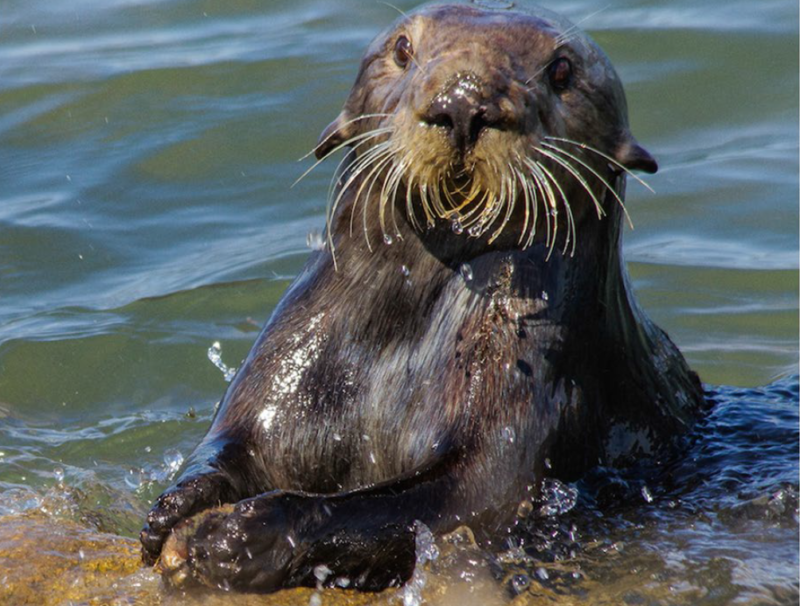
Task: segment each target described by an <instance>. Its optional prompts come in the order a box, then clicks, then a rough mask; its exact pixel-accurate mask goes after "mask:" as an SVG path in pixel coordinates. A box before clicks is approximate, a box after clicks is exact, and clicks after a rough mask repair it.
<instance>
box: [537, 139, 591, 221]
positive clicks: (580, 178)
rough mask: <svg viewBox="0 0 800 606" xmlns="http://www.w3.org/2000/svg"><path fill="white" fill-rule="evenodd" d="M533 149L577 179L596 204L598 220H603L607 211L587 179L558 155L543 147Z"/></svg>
mask: <svg viewBox="0 0 800 606" xmlns="http://www.w3.org/2000/svg"><path fill="white" fill-rule="evenodd" d="M548 147H549V146H548ZM533 149H534V150H535V151H536V152H538V153H540V154H542V155H543V156H545V157H546V158H550V159H551V160H552V161H553V162H555V163H557V164H559V165H561V166H563V167H564V168H565V169H566V170H567V171H568V172H569V173H570V174H571V175H572V176H573V177H575V179H577V180H578V182H579V183H580V184H581V186H582V187H583V189H585V190H586V193H587V194H589V196H590V197H591V199H592V202H594V207H595V210H596V211H597V218H598V219H600V218H602V217H603V215H605V214H606V213H605V211H604V210H603V207H602V205H601V204H600V201H599V200H598V199H597V196H596V195H595V193H594V192H593V191H592V188H591V187H589V184H588V183H587V182H586V179H584V178H583V175H581V174H580V173H579V172H578V170H577V169H576V168H575V167H574V166H572V164H570V163H569V162H567V161H566V160H564V159H563V158H561V157H559V156H557V155H556V154H553V153H551V152H548V151H547V150H544V149H542V148H541V147H534V148H533Z"/></svg>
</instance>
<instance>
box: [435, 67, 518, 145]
mask: <svg viewBox="0 0 800 606" xmlns="http://www.w3.org/2000/svg"><path fill="white" fill-rule="evenodd" d="M421 119H422V121H423V122H424V123H426V124H428V125H430V126H436V127H440V128H442V129H443V130H444V131H445V133H446V135H447V137H448V139H449V141H450V144H451V145H452V147H453V149H454V150H456V151H457V152H459V153H460V154H461V155H462V156H463V155H465V154H466V153H467V152H469V151H470V150H471V149H472V148H473V147H475V144H476V143H477V142H478V139H479V138H480V137H481V135H482V134H483V133H484V131H486V130H487V129H498V130H506V129H508V128H509V127H510V126H512V125H513V124H515V123H517V121H518V120H517V116H516V112H515V111H514V107H513V104H512V103H511V101H510V100H509V99H508V98H507V97H505V96H504V95H502V94H499V93H498V92H497V91H495V90H493V88H492V87H491V86H490V85H488V84H486V83H485V82H484V81H483V80H481V79H480V78H479V77H478V76H477V75H475V74H474V73H471V72H465V73H464V72H462V73H458V74H456V75H455V76H454V77H453V78H451V79H450V80H449V82H448V83H447V84H446V85H445V86H444V87H442V89H441V90H440V92H439V93H438V94H436V95H435V96H434V97H433V99H432V100H431V101H430V103H429V104H428V105H427V107H425V109H424V111H423V112H422V115H421Z"/></svg>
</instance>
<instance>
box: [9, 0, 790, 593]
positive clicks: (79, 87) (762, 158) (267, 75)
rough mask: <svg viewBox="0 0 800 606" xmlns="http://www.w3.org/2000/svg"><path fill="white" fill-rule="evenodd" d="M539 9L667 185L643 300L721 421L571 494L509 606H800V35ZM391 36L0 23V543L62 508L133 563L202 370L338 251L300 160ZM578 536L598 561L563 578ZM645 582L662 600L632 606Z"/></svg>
mask: <svg viewBox="0 0 800 606" xmlns="http://www.w3.org/2000/svg"><path fill="white" fill-rule="evenodd" d="M395 4H396V5H397V7H398V8H399V9H401V10H409V9H411V8H413V6H414V5H415V3H414V2H406V1H402V0H396V2H395ZM542 4H543V5H545V6H548V7H549V8H552V9H554V10H557V11H558V12H561V13H563V14H565V15H566V16H568V17H570V18H571V19H572V20H573V21H575V22H580V25H581V27H582V28H583V29H585V30H587V31H588V32H590V34H591V35H592V36H593V37H594V38H595V39H596V40H597V42H598V43H599V44H600V45H601V46H602V47H603V48H604V49H605V51H606V52H607V54H608V55H609V56H610V57H611V59H612V61H613V62H614V64H615V66H616V67H617V70H618V71H619V73H620V75H621V77H622V79H623V81H624V83H625V86H626V91H627V94H628V102H629V107H630V113H631V125H632V129H633V132H634V134H635V135H636V137H637V138H638V140H639V141H640V142H641V143H642V144H643V145H644V146H645V147H647V149H648V150H649V151H650V152H651V153H653V155H654V156H656V158H657V159H658V161H659V164H660V167H661V169H660V171H659V172H658V174H656V175H653V176H652V177H649V178H648V182H649V183H650V185H651V186H652V187H653V189H654V190H655V192H656V193H655V194H651V193H650V192H648V191H647V190H645V189H644V188H643V187H640V186H638V185H637V184H636V183H635V182H630V183H629V187H628V192H629V193H628V203H627V206H628V209H629V211H630V214H631V216H632V218H633V223H634V229H633V230H628V231H627V232H626V234H625V254H626V259H627V261H628V264H629V269H630V272H631V275H632V278H633V284H634V287H635V289H636V292H637V296H638V299H639V301H640V303H641V304H642V305H643V307H645V309H646V310H647V311H648V312H649V314H650V315H651V316H652V317H653V318H654V319H655V320H656V321H657V322H658V323H659V324H660V325H661V326H662V327H663V328H664V329H665V330H667V332H668V333H669V334H670V335H671V337H672V338H673V340H674V341H675V342H676V343H677V344H678V345H679V346H680V347H681V349H682V350H683V352H684V353H685V355H686V357H687V359H688V361H689V363H690V365H691V366H692V367H693V368H695V369H696V370H697V371H698V372H699V374H700V376H701V378H702V379H703V381H704V382H705V383H706V384H707V385H708V386H709V390H711V391H712V392H713V393H714V394H715V395H714V397H715V399H717V401H718V406H717V408H716V409H715V413H714V414H713V415H712V417H711V418H710V419H709V420H708V421H707V423H706V424H705V425H704V426H703V427H702V428H700V429H699V430H698V435H697V436H695V437H696V441H695V442H693V443H692V444H690V445H688V446H687V453H689V454H688V455H687V456H686V458H684V459H680V460H677V461H673V462H669V463H668V464H667V463H665V464H664V469H661V470H659V472H658V473H657V474H655V477H656V478H660V479H659V480H658V481H657V482H656V483H655V484H653V485H650V484H647V485H644V484H642V483H643V482H644V480H642V479H641V478H642V477H644V476H639V475H636V472H635V471H631V472H629V475H624V476H623V477H619V478H618V477H616V475H615V473H616V472H612V471H609V470H606V471H605V472H603V473H601V474H600V476H599V477H600V478H601V479H598V478H594V479H593V478H587V479H586V480H585V481H584V482H583V483H579V484H578V485H576V486H572V487H570V490H576V491H577V492H578V493H579V494H580V495H582V496H581V497H580V498H579V499H578V502H577V505H576V506H575V507H574V508H573V509H572V510H570V511H569V512H564V515H558V516H555V518H552V517H551V518H548V523H547V524H544V523H538V524H537V528H538V527H539V526H541V527H543V528H549V527H550V526H548V524H550V525H551V526H552V532H553V533H555V534H554V536H555V537H556V538H555V539H553V541H555V542H554V543H553V541H551V545H549V546H548V545H547V544H546V543H547V541H544V542H539V543H537V544H536V545H534V544H533V543H535V541H534V542H531V543H527V544H525V545H517V546H510V548H509V549H510V551H509V553H508V554H506V555H505V557H506V560H507V562H506V563H505V564H504V565H505V566H506V568H504V569H503V570H506V571H508V570H511V569H512V568H514V567H515V566H516V567H517V568H518V572H517V574H519V575H522V576H520V577H519V578H517V579H516V581H517V582H516V583H514V582H513V581H514V578H516V577H515V576H514V575H510V576H509V575H507V574H505V573H501V574H497V575H495V576H496V577H497V578H494V579H493V581H492V582H491V583H489V585H490V587H494V588H495V590H496V595H497V596H499V597H498V599H500V598H501V597H508V598H509V599H510V596H512V595H513V594H517V593H519V594H523V598H524V599H528V598H530V599H531V600H534V601H535V600H537V599H540V598H541V599H549V598H552V596H557V597H556V598H553V599H564V598H563V596H565V595H566V596H575V595H583V594H581V592H585V593H586V594H587V595H588V596H589V599H592V597H593V598H594V599H595V600H596V601H597V603H602V599H603V598H604V596H607V595H613V596H623V597H624V596H628V597H629V599H630V601H629V603H631V604H639V603H707V604H728V603H737V604H739V603H743V604H757V603H796V602H797V591H798V589H797V588H798V580H797V567H798V543H797V530H798V516H797V489H798V460H797V459H798V450H797V446H798V444H797V441H798V414H797V407H798V389H797V384H798V380H797V363H798V214H799V213H798V6H797V4H796V3H795V2H793V1H790V0H761V1H759V2H755V3H754V2H742V1H740V0H734V1H733V2H731V1H724V2H723V1H722V0H711V1H709V2H707V3H696V2H689V1H688V0H666V1H662V2H654V1H652V0H612V1H611V2H608V3H602V4H597V3H592V2H589V1H588V0H574V1H566V2H558V3H556V2H542ZM598 9H599V10H598ZM396 15H397V12H396V10H395V9H394V8H392V7H390V6H387V5H386V4H384V3H381V2H372V1H369V2H367V1H361V0H358V1H356V0H341V1H338V2H325V1H322V0H297V1H295V2H288V1H285V0H271V1H270V2H269V3H266V2H256V1H254V0H232V1H231V0H229V1H225V2H223V1H222V0H197V1H194V2H189V1H183V0H160V1H156V0H105V1H102V2H101V1H99V0H76V1H73V2H55V3H54V2H44V1H42V0H4V1H3V2H2V3H0V513H3V514H8V515H12V516H19V515H22V514H23V513H25V512H30V511H32V510H36V509H37V508H40V507H42V503H43V500H46V499H47V498H49V497H52V495H53V492H54V491H55V492H56V493H57V494H60V495H61V496H62V497H63V500H66V501H69V502H70V503H72V504H73V505H74V507H73V508H71V509H70V508H67V509H70V512H71V513H69V515H73V516H74V512H75V510H76V509H77V510H78V511H79V512H81V513H80V515H78V516H77V517H78V518H79V519H80V520H84V522H83V523H84V524H85V525H86V527H87V528H88V529H95V530H97V529H99V530H103V531H110V532H113V533H116V534H121V535H123V536H134V535H135V533H136V532H137V530H138V528H139V527H140V525H141V522H142V519H143V516H144V513H145V512H146V510H147V508H148V507H149V504H150V502H151V501H152V500H153V498H154V497H155V496H157V495H158V494H159V492H160V491H161V490H162V489H163V488H164V487H165V486H166V485H168V484H169V481H170V479H171V478H172V477H174V475H175V473H176V470H177V469H178V467H179V466H180V463H181V462H182V460H183V458H184V457H186V456H188V454H189V453H190V452H191V450H192V448H193V446H194V444H196V443H197V441H198V440H199V439H200V438H201V437H202V435H203V434H204V432H205V429H206V428H207V426H208V423H209V420H210V418H211V415H212V413H213V409H214V405H215V403H216V402H217V401H218V400H219V398H220V397H221V395H222V393H223V391H224V389H225V386H226V383H225V380H224V376H223V373H222V372H220V370H219V369H218V368H217V367H216V366H215V365H214V364H212V363H211V362H210V361H209V357H208V350H209V348H210V347H212V346H213V345H214V343H215V342H218V343H219V344H220V347H221V359H222V361H223V362H224V363H225V364H227V365H228V366H231V367H236V366H238V364H239V362H240V361H241V360H242V358H243V357H244V356H245V355H246V353H247V351H248V349H249V347H250V345H251V344H252V341H253V340H254V338H255V335H256V334H257V331H258V330H259V327H260V325H261V324H262V323H263V322H264V321H265V319H266V318H267V317H268V316H269V314H270V312H271V311H272V309H273V308H274V306H275V304H276V303H277V301H278V300H279V298H280V296H281V294H282V292H283V291H284V289H285V288H286V286H287V285H288V284H289V282H290V281H291V280H292V278H293V277H294V276H295V275H296V274H297V273H298V271H299V270H300V268H301V267H302V264H303V262H304V259H305V258H306V256H307V254H308V246H307V240H308V236H309V234H310V233H312V234H313V233H314V232H315V231H319V230H321V229H323V228H324V213H325V206H326V192H327V189H328V182H329V179H330V177H331V171H332V169H333V163H331V164H330V165H328V166H326V165H323V166H322V167H320V168H318V169H317V170H315V171H314V172H312V173H311V174H310V175H309V176H308V177H307V178H305V179H304V180H303V181H302V182H301V183H299V184H298V185H297V186H295V187H291V185H292V183H293V182H294V181H295V179H296V178H297V177H299V176H300V175H301V174H302V173H303V171H304V170H305V169H307V168H308V167H309V165H310V162H309V161H308V160H306V161H298V158H301V157H302V156H303V155H304V154H306V153H307V152H308V151H309V150H310V149H311V148H312V147H313V146H314V144H315V143H316V140H317V137H318V135H319V133H320V132H321V131H322V129H323V128H324V127H325V125H326V124H327V123H328V122H329V121H330V120H332V119H333V118H334V117H335V116H336V114H337V113H338V111H339V109H340V107H341V104H342V103H343V101H344V98H345V96H346V94H347V91H348V89H349V87H350V85H351V84H352V81H353V79H354V77H355V73H356V69H357V62H358V59H359V57H360V55H361V53H362V52H363V50H364V48H365V47H366V45H367V44H368V42H369V40H370V39H371V38H372V37H373V36H374V35H375V34H376V33H378V32H379V31H380V30H381V29H382V28H383V27H385V26H386V25H387V24H388V23H389V22H391V21H392V20H394V19H395V17H396ZM312 239H313V238H312ZM598 473H599V472H598ZM609 482H611V484H613V485H614V486H616V485H619V486H621V487H622V488H621V489H620V491H617V492H614V494H619V495H622V497H621V499H622V502H621V503H612V504H611V505H609V504H608V503H606V502H605V500H604V497H602V495H603V494H605V493H607V492H608V491H607V489H606V488H604V487H605V486H606V485H607V484H608V483H609ZM644 489H646V491H645V492H644V493H643V492H642V490H644ZM612 492H613V491H612ZM642 494H649V495H650V496H651V497H652V498H651V499H648V498H644V497H643V496H642ZM64 515H68V514H66V513H65V514H64ZM573 525H574V526H575V527H576V529H577V530H576V532H577V533H578V534H577V535H576V536H579V537H580V538H579V539H576V540H575V541H573V542H574V543H576V544H577V545H578V546H579V547H582V550H581V549H578V552H580V553H576V554H572V555H571V553H570V552H569V551H568V552H567V553H566V554H563V553H561V552H559V551H558V550H559V549H560V547H559V546H563V544H565V542H568V541H566V539H564V540H561V539H558V537H561V536H562V534H563V533H565V532H566V533H567V534H569V533H570V532H573V531H572V526H573ZM565 529H566V530H565ZM537 532H538V531H537ZM559 533H562V534H559ZM534 534H535V533H534ZM573 534H574V532H573ZM562 538H563V537H562ZM614 545H617V548H615V547H613V546H614ZM620 545H624V546H625V547H624V548H622V547H619V546H620ZM589 546H591V548H590V547H589ZM514 549H517V551H516V552H514V553H517V554H518V555H519V558H518V559H517V560H515V559H514V557H513V554H512V552H513V550H514ZM520 550H521V551H522V552H525V554H524V557H523V555H520ZM526 550H527V551H526ZM559 554H560V555H559ZM556 555H558V557H556ZM565 562H566V563H565ZM543 563H544V564H543ZM554 563H557V564H558V566H561V567H562V568H563V569H564V570H566V571H567V573H568V574H567V573H565V574H564V575H562V576H563V578H564V579H567V578H573V580H572V581H569V582H567V581H564V582H563V583H560V582H557V579H559V578H561V577H560V576H559V575H558V574H556V573H554V572H553V570H552V566H553V564H554ZM545 564H546V565H547V566H545ZM543 566H545V567H544V568H542V567H543ZM548 566H549V567H550V572H549V573H547V567H548ZM570 566H572V568H570ZM564 567H566V568H564ZM540 569H543V570H545V573H546V574H547V578H543V577H544V575H542V574H540V573H539V570H540ZM633 569H637V570H639V571H640V572H641V571H645V572H644V573H641V574H645V573H646V575H649V576H647V578H648V579H650V580H649V581H648V583H650V585H649V587H650V589H652V587H653V586H655V588H656V589H655V590H652V591H650V590H648V591H650V593H646V594H642V595H640V594H637V593H636V592H637V591H639V590H638V589H636V587H638V586H637V582H638V580H641V578H643V577H642V576H640V574H639V573H636V574H633V573H631V572H630V571H631V570H633ZM576 571H577V572H578V577H572V576H571V575H573V573H575V572H576ZM451 572H452V571H451ZM442 574H443V575H444V577H443V578H449V577H447V574H450V573H448V572H445V573H442ZM632 574H633V576H631V575H632ZM453 576H454V578H458V575H457V574H455V575H453ZM523 577H524V579H523ZM525 579H527V581H525ZM626 579H628V580H629V581H630V583H631V588H628V587H627V586H624V587H621V586H620V583H624V582H625V580H626ZM637 579H638V580H637ZM492 583H494V585H493V584H492ZM644 585H647V583H645V584H644ZM656 590H658V591H656ZM661 590H663V592H664V593H663V595H662V594H661V593H659V592H660V591H661ZM120 591H121V592H122V590H120ZM490 591H494V590H491V589H490ZM614 591H618V593H613V592H614ZM154 592H155V595H160V594H158V590H157V589H154ZM604 592H606V593H604ZM607 592H612V593H607ZM558 596H561V597H558ZM122 597H124V596H122ZM517 599H522V598H517ZM608 599H609V600H610V601H611V602H614V601H615V600H616V599H617V598H608ZM637 600H638V601H637ZM648 600H649V601H648ZM769 600H772V602H770V601H769ZM476 603H478V602H476ZM565 603H566V602H565Z"/></svg>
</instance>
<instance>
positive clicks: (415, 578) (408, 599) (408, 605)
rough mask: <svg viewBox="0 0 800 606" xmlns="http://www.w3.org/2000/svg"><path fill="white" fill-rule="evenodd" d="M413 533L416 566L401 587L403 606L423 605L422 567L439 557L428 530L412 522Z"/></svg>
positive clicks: (423, 575) (417, 522) (418, 523)
mask: <svg viewBox="0 0 800 606" xmlns="http://www.w3.org/2000/svg"><path fill="white" fill-rule="evenodd" d="M414 532H415V534H416V538H415V546H416V554H417V565H416V566H415V567H414V574H413V575H411V579H410V580H409V581H408V583H406V585H405V587H403V592H402V594H401V595H402V599H403V606H421V605H422V604H423V603H424V601H423V598H422V590H423V589H424V588H425V585H426V583H427V581H428V576H427V573H426V572H425V570H424V566H425V564H426V563H428V562H432V561H433V560H435V559H437V558H438V557H439V548H438V547H437V546H436V541H435V540H434V538H433V533H432V532H431V530H430V528H428V527H427V526H425V524H423V523H422V522H420V521H419V520H417V521H415V522H414Z"/></svg>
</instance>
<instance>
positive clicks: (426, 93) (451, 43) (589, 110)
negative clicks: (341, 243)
mask: <svg viewBox="0 0 800 606" xmlns="http://www.w3.org/2000/svg"><path fill="white" fill-rule="evenodd" d="M401 37H405V38H406V39H408V40H409V41H410V44H411V46H412V48H413V54H412V55H411V57H410V61H408V63H407V64H406V65H399V64H398V63H397V62H396V61H395V45H396V44H397V41H398V39H400V38H401ZM561 57H567V58H568V59H569V60H570V61H571V65H573V69H574V85H573V86H571V87H570V88H569V89H568V90H564V91H556V90H554V89H553V87H552V86H551V84H550V81H549V80H548V78H549V76H548V69H549V68H550V66H551V64H552V62H553V61H554V60H556V59H557V58H561ZM459 97H464V98H469V103H471V104H474V106H475V107H476V108H479V111H480V112H481V114H480V115H481V119H483V116H487V117H490V118H491V120H492V122H491V124H490V125H489V127H485V128H481V129H480V131H479V134H477V135H476V136H475V137H474V139H475V140H472V139H470V140H469V144H468V145H464V144H463V139H462V140H461V143H460V144H458V145H457V144H455V143H454V138H453V133H454V132H455V130H456V129H455V128H453V129H450V128H449V127H447V126H443V125H442V124H440V123H439V122H437V117H436V115H434V114H435V112H434V109H433V108H439V107H445V108H446V107H448V104H449V103H451V102H452V101H453V99H457V98H459ZM487 120H488V118H487ZM343 147H350V148H351V149H350V151H349V152H348V154H346V156H345V158H344V160H343V162H342V165H341V167H343V169H342V172H341V173H340V175H339V182H338V187H337V189H336V190H335V192H334V194H333V197H332V204H331V208H330V214H329V221H332V220H333V219H334V216H336V215H337V211H338V210H339V207H340V205H343V206H346V207H348V208H349V211H350V212H349V225H350V233H351V234H352V233H353V232H355V231H358V230H359V224H360V230H361V231H362V232H363V234H364V237H365V239H366V240H367V244H368V246H370V248H371V247H372V246H373V245H374V244H375V242H372V241H370V228H369V226H370V223H371V222H372V221H375V219H377V223H378V224H379V228H380V234H381V235H382V236H383V239H384V240H385V241H386V242H387V243H388V242H391V241H392V240H393V239H394V238H399V237H402V235H401V230H400V229H399V228H398V216H397V213H398V212H404V213H405V219H407V221H408V222H409V223H410V224H411V225H412V226H413V227H414V228H415V229H416V230H417V231H418V232H421V231H423V230H424V229H425V228H431V227H433V226H434V225H435V224H436V223H437V222H440V221H447V222H450V223H451V225H452V228H453V231H454V232H455V233H457V234H462V233H463V234H464V236H465V237H466V238H482V239H484V240H485V241H486V242H487V244H489V245H491V244H492V243H494V242H495V241H496V240H497V239H498V238H501V236H502V237H503V238H506V239H507V240H508V241H509V243H510V244H511V245H514V246H516V247H518V248H527V247H529V246H531V245H532V244H533V243H534V242H537V241H541V242H544V243H545V244H546V245H547V246H548V247H549V248H550V250H551V252H552V251H553V250H554V248H555V247H556V246H558V247H560V248H561V250H562V251H563V252H564V253H569V252H574V250H575V246H576V242H577V226H578V225H579V224H581V223H582V222H583V221H585V220H586V219H587V217H596V218H597V219H601V218H602V217H603V216H604V215H605V213H606V209H605V208H604V206H605V205H606V204H608V203H609V202H607V200H609V199H610V203H619V204H623V200H622V193H621V192H622V191H623V190H622V185H623V182H624V177H623V178H619V177H620V175H622V174H623V173H629V172H630V169H632V168H643V169H644V170H648V169H649V170H650V171H651V172H652V171H653V170H655V168H654V167H655V162H654V161H653V160H652V158H650V156H649V154H647V152H646V151H644V150H643V149H642V148H641V147H639V146H638V145H637V144H636V142H635V140H634V139H633V137H632V136H631V135H630V132H629V131H628V126H627V108H626V104H625V97H624V93H623V91H622V87H621V85H620V82H619V79H618V78H617V76H616V73H615V72H614V69H613V67H612V66H611V64H610V63H609V62H608V59H607V58H606V57H605V55H604V54H603V53H602V51H600V49H599V48H598V47H597V46H596V45H595V44H594V43H593V42H592V41H591V40H590V39H589V38H588V37H586V36H584V35H583V34H580V33H579V32H578V31H577V30H576V29H575V28H574V26H572V25H571V24H569V23H568V22H566V21H565V20H563V19H562V18H560V17H557V16H555V15H551V14H550V13H546V12H541V14H540V12H537V13H535V14H527V13H515V12H510V11H504V10H500V11H488V10H482V9H478V8H475V7H473V6H468V5H447V6H432V7H428V8H425V9H422V10H420V11H419V12H417V13H415V14H413V15H411V16H406V17H404V18H403V19H401V20H400V21H399V22H398V23H397V24H396V25H395V26H394V27H392V28H390V29H389V30H387V32H385V33H384V34H382V35H381V36H379V37H378V38H377V39H376V40H375V41H374V42H373V44H372V45H371V46H370V48H369V50H368V51H367V54H366V56H365V58H364V60H363V62H362V66H361V70H360V73H359V76H358V78H357V81H356V84H355V86H354V87H353V90H352V91H351V94H350V98H349V99H348V101H347V103H346V104H345V108H344V110H343V111H342V114H341V115H340V116H339V118H337V120H336V121H334V123H332V124H331V126H329V127H328V129H326V131H325V132H324V133H323V136H322V138H321V142H320V146H318V148H317V155H318V157H321V158H324V157H326V156H327V155H328V154H330V153H331V152H332V151H335V150H337V149H340V148H343ZM623 208H624V206H623ZM328 231H329V243H330V246H331V249H333V241H332V239H331V231H332V230H331V226H330V224H329V230H328ZM509 236H513V238H509Z"/></svg>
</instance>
